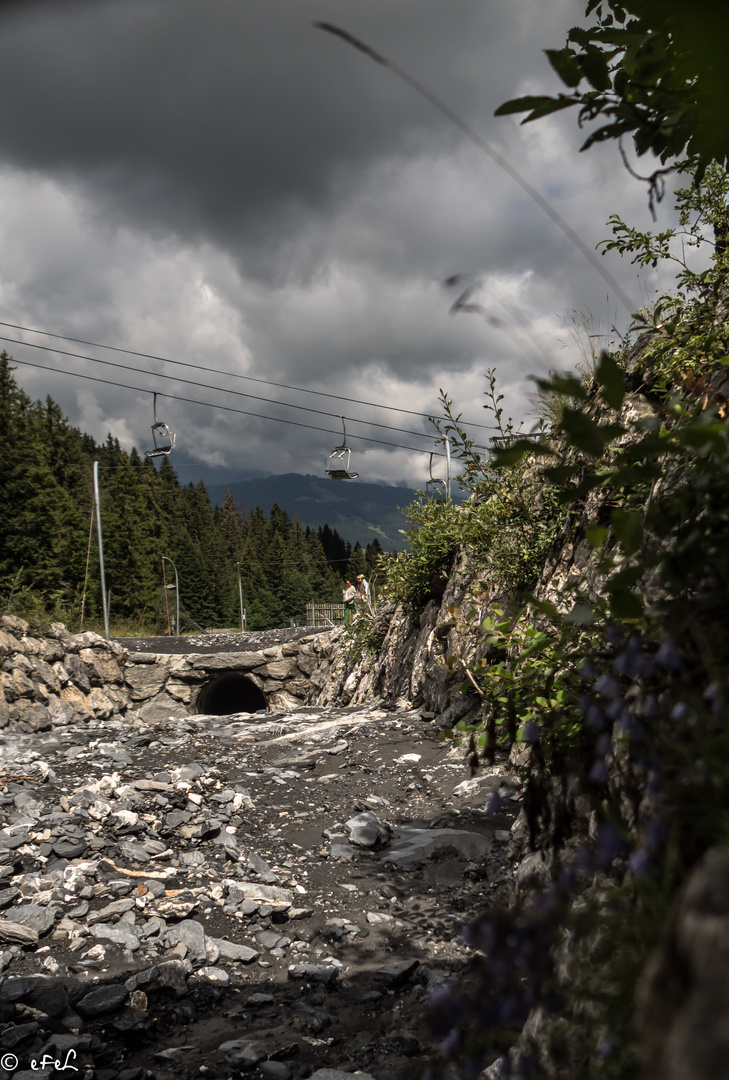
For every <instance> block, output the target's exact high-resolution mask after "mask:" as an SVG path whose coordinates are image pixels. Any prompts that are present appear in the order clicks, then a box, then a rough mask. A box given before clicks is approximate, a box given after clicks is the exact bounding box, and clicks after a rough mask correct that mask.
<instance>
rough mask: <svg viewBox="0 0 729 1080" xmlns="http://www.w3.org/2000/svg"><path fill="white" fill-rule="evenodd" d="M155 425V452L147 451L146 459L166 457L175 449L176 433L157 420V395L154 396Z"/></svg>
mask: <svg viewBox="0 0 729 1080" xmlns="http://www.w3.org/2000/svg"><path fill="white" fill-rule="evenodd" d="M153 408H154V423H153V424H152V440H153V442H154V449H153V450H146V451H145V453H144V456H145V457H148V458H155V457H166V456H167V454H169V453H170V451H171V450H174V448H175V433H174V432H173V431H170V429H169V428H168V427H167V424H163V423H162V421H161V420H158V419H157V395H156V394H155V395H154V406H153Z"/></svg>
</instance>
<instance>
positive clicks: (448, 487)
mask: <svg viewBox="0 0 729 1080" xmlns="http://www.w3.org/2000/svg"><path fill="white" fill-rule="evenodd" d="M445 449H446V498H448V499H450V497H451V443H450V439H446V441H445Z"/></svg>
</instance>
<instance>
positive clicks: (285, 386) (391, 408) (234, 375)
mask: <svg viewBox="0 0 729 1080" xmlns="http://www.w3.org/2000/svg"><path fill="white" fill-rule="evenodd" d="M0 326H7V327H10V328H11V329H12V330H22V331H23V332H24V333H27V334H41V335H42V336H43V337H52V338H58V340H60V341H71V342H73V343H74V344H76V345H89V346H91V348H94V349H107V350H109V351H110V352H118V353H125V354H126V355H128V356H138V357H140V358H141V359H143V360H159V361H160V362H161V363H163V364H174V365H176V366H178V367H187V368H194V369H195V370H196V371H205V372H206V373H207V374H208V375H224V376H226V377H227V378H231V379H243V380H245V381H247V382H254V383H261V384H263V385H264V386H275V387H277V388H278V389H280V390H294V391H296V392H297V393H300V394H314V395H316V396H317V397H326V398H333V399H334V400H336V401H347V402H350V403H351V404H354V405H367V406H370V407H371V408H374V409H386V410H387V411H388V412H400V413H406V414H407V415H408V416H419V417H421V418H422V419H423V420H429V419H430V416H429V414H428V413H422V412H417V411H415V410H414V409H401V408H399V407H398V406H396V405H385V404H384V403H383V402H379V401H364V400H362V399H360V398H351V397H345V396H344V395H343V394H331V393H327V392H326V391H324V390H310V389H307V388H306V387H303V386H292V385H290V384H289V383H281V382H275V381H273V380H271V379H260V378H257V377H256V376H254V375H241V374H240V373H239V372H236V371H221V369H220V368H211V367H205V365H204V364H192V363H190V362H189V361H187V360H170V359H169V357H166V356H156V355H155V354H154V353H145V352H137V351H136V350H135V349H124V348H121V346H118V345H103V344H100V343H99V342H97V341H86V340H85V339H84V338H75V337H70V336H68V335H67V334H53V333H51V332H50V331H49V330H36V329H34V328H33V327H30V326H20V325H18V324H17V323H10V322H3V321H2V320H0ZM0 341H14V339H13V338H0ZM20 344H23V345H30V346H31V347H34V348H38V349H41V348H43V346H42V345H36V346H33V344H32V342H27V341H24V342H21V343H20ZM49 351H52V350H49ZM58 351H59V352H62V350H60V349H59V350H58ZM65 355H68V356H75V355H78V354H76V353H66V354H65ZM85 359H88V360H90V359H93V358H92V357H86V358H85ZM104 362H105V361H103V360H99V361H98V363H104ZM120 366H121V365H120ZM131 370H137V369H134V368H132V369H131ZM163 377H165V378H170V377H171V376H163ZM180 381H183V380H180ZM230 393H234V391H230ZM244 396H245V395H244ZM248 396H253V395H248ZM261 400H263V401H266V400H268V399H266V398H262V399H261ZM312 411H314V410H312ZM325 415H329V416H338V415H339V413H327V414H325ZM463 423H464V424H468V425H469V426H470V427H478V428H485V429H486V430H489V431H490V430H493V429H492V427H491V426H490V425H489V424H481V423H478V422H477V421H475V420H464V421H463Z"/></svg>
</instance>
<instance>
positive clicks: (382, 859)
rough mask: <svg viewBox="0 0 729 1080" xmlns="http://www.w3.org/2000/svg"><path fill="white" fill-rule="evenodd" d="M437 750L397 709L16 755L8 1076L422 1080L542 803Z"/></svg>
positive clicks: (6, 872)
mask: <svg viewBox="0 0 729 1080" xmlns="http://www.w3.org/2000/svg"><path fill="white" fill-rule="evenodd" d="M436 735H437V729H436V724H435V723H434V722H433V721H432V719H429V718H428V717H425V718H423V717H422V716H421V715H420V714H419V713H418V712H417V711H404V710H403V711H398V712H386V711H384V710H382V709H378V708H375V707H370V708H362V707H358V708H355V709H343V708H339V709H338V708H327V709H314V708H304V709H301V710H299V711H297V712H296V713H286V714H280V715H271V714H267V713H260V714H254V715H248V714H237V715H233V716H224V717H220V716H212V717H211V716H190V717H186V718H184V719H182V720H170V721H169V722H166V723H161V724H156V725H154V727H149V726H145V725H144V724H142V723H141V722H135V723H129V722H128V721H121V720H118V719H117V720H114V719H112V720H107V721H104V722H95V723H93V724H89V725H84V726H76V727H64V728H60V729H56V730H55V731H53V732H47V733H44V734H36V735H32V736H31V735H28V736H24V735H21V736H18V735H12V734H9V733H2V734H0V748H1V749H2V755H3V756H2V762H1V764H0V769H1V773H0V969H1V970H2V972H3V974H2V975H0V1077H3V1076H11V1075H12V1076H14V1077H15V1078H16V1080H31V1078H39V1077H43V1076H51V1075H52V1074H53V1075H55V1076H68V1077H73V1076H83V1077H84V1078H85V1080H91V1078H92V1077H93V1078H98V1080H143V1078H145V1077H147V1078H148V1077H150V1076H154V1077H156V1078H158V1080H190V1078H192V1077H196V1078H201V1077H202V1078H205V1080H217V1078H221V1080H222V1078H227V1077H233V1076H236V1077H237V1076H243V1077H252V1078H263V1077H266V1078H268V1080H290V1078H292V1077H301V1078H305V1077H317V1080H344V1078H345V1077H347V1076H351V1075H352V1074H354V1075H355V1076H358V1075H359V1076H360V1077H361V1078H363V1077H371V1078H373V1080H415V1078H417V1077H420V1075H421V1074H422V1072H423V1071H424V1068H425V1066H426V1064H427V1062H428V1060H429V1059H430V1058H431V1057H432V1055H433V1054H434V1053H435V1052H436V1050H437V1047H436V1044H435V1041H434V1039H433V1037H432V1035H431V1033H430V1030H429V1026H428V1022H427V1013H428V1008H427V1000H428V995H429V993H430V991H432V990H433V989H434V988H437V987H438V986H440V985H443V984H444V983H448V982H449V981H451V980H453V979H454V978H457V977H458V975H459V972H461V971H462V969H463V966H464V963H465V962H466V960H467V956H468V950H467V949H466V948H465V946H464V945H463V944H462V943H461V941H460V936H459V935H460V928H461V926H462V923H463V922H464V921H466V920H468V919H470V918H471V917H473V916H474V915H475V914H477V913H478V912H479V911H481V910H483V908H484V907H485V906H488V905H491V904H493V903H495V902H498V901H503V900H504V899H505V898H506V894H507V889H508V881H509V878H510V874H511V870H510V867H509V865H508V861H507V857H506V852H507V842H506V841H507V840H508V829H509V827H510V825H511V819H512V817H513V816H514V815H515V814H516V812H517V811H518V809H519V798H520V796H519V789H518V784H517V783H516V782H515V781H514V780H513V778H512V776H511V775H510V774H509V772H508V768H507V766H506V763H505V762H504V763H503V765H502V766H496V767H494V768H490V769H485V770H484V771H483V773H482V774H480V775H479V776H478V777H477V778H476V779H475V780H470V779H469V773H468V769H467V767H466V765H465V763H464V758H463V755H462V753H460V752H457V753H456V752H454V751H453V750H452V749H450V748H449V746H448V745H447V744H444V743H442V742H439V741H438V740H437V738H436ZM499 790H501V794H502V797H505V799H506V804H507V805H508V806H509V807H512V808H513V812H507V813H505V814H501V815H499V816H494V815H490V814H488V813H487V812H486V811H485V809H484V806H485V803H486V800H487V799H488V797H489V795H490V793H491V792H493V791H499ZM44 1055H45V1058H44ZM56 1060H57V1061H58V1063H59V1064H58V1065H56V1066H53V1064H52V1061H56ZM64 1066H66V1069H64ZM54 1068H55V1072H54V1071H53V1070H54ZM72 1068H76V1069H78V1070H79V1072H78V1073H74V1072H73V1071H71V1069H72ZM3 1070H4V1072H3ZM66 1070H67V1071H66Z"/></svg>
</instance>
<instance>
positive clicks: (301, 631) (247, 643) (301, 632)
mask: <svg viewBox="0 0 729 1080" xmlns="http://www.w3.org/2000/svg"><path fill="white" fill-rule="evenodd" d="M317 632H319V633H322V632H323V628H322V627H313V626H303V627H302V626H296V627H291V628H286V629H284V630H252V631H249V632H248V633H245V634H241V633H228V632H221V633H217V634H216V633H210V634H184V635H182V636H181V637H134V638H114V639H113V640H114V641H116V643H117V645H122V646H123V647H124V648H125V649H128V650H129V652H142V653H164V654H165V655H167V656H169V655H178V654H180V653H219V652H258V650H260V649H269V648H271V647H272V646H274V645H283V644H284V642H287V641H297V640H298V639H299V638H301V637H306V636H307V634H313V633H317Z"/></svg>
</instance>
